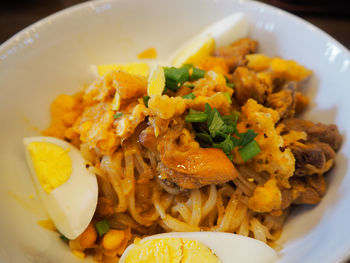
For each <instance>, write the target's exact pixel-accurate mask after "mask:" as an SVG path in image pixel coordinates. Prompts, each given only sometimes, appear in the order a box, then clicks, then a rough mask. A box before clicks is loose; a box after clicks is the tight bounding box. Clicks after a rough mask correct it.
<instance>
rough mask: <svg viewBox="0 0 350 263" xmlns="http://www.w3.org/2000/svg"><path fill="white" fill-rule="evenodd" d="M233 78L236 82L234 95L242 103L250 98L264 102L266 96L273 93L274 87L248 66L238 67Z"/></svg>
mask: <svg viewBox="0 0 350 263" xmlns="http://www.w3.org/2000/svg"><path fill="white" fill-rule="evenodd" d="M232 78H233V82H234V83H235V94H234V95H235V97H236V99H237V101H238V103H239V104H240V105H243V104H244V103H245V102H246V101H247V100H248V99H250V98H252V99H254V100H256V101H257V102H259V103H261V104H262V103H263V102H264V101H265V99H266V96H267V95H268V94H269V93H271V90H272V87H271V86H269V85H268V83H266V82H265V81H264V80H263V79H259V78H258V76H257V75H256V73H255V72H254V71H252V70H249V69H248V68H246V67H238V68H237V69H236V70H235V72H234V74H233V77H232Z"/></svg>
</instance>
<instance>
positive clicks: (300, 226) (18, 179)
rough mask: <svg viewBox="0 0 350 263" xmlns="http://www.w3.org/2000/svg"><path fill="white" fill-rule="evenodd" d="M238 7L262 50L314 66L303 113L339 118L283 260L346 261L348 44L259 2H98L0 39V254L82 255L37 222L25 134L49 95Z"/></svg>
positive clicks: (45, 112) (291, 223)
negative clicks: (324, 169)
mask: <svg viewBox="0 0 350 263" xmlns="http://www.w3.org/2000/svg"><path fill="white" fill-rule="evenodd" d="M236 11H243V12H245V13H246V14H247V16H248V19H249V23H250V36H251V37H252V38H255V39H257V40H259V42H260V50H261V51H262V52H264V53H267V54H269V55H280V56H282V57H283V58H287V59H295V60H297V61H298V62H300V63H301V64H304V65H306V66H307V67H308V68H310V69H312V70H314V75H313V77H312V80H311V82H310V83H309V87H308V88H307V89H306V90H305V92H306V93H307V95H309V96H311V98H312V103H311V106H310V109H309V111H308V112H307V113H306V115H305V118H308V119H310V120H313V121H316V122H317V121H321V122H325V123H336V124H337V125H338V127H339V129H340V131H341V133H342V134H343V136H344V143H343V146H342V148H341V150H340V152H339V153H338V156H337V159H336V166H335V168H334V169H333V171H332V172H331V173H330V174H329V175H328V176H327V178H328V183H329V187H328V190H327V194H326V196H325V197H324V199H323V200H322V202H321V203H320V204H319V205H317V206H314V207H300V208H299V209H297V210H295V211H294V212H293V213H292V215H291V217H290V219H289V220H288V222H287V224H286V225H285V229H284V232H283V235H282V237H281V241H283V242H284V249H283V250H282V251H281V259H280V262H284V263H287V262H299V263H301V262H319V263H330V262H340V261H342V260H344V258H345V257H346V256H347V255H348V254H349V252H350V226H349V215H350V209H349V208H350V205H349V204H350V191H349V189H350V174H349V171H348V168H349V162H348V160H349V157H350V147H349V140H348V134H350V118H349V117H348V114H349V112H350V101H349V97H348V96H349V95H350V92H349V87H350V54H349V52H348V51H347V50H346V49H345V48H344V47H343V46H342V45H341V44H339V43H338V42H337V41H335V40H334V39H333V38H331V37H330V36H328V35H327V34H325V33H324V32H322V31H321V30H319V29H317V28H315V27H314V26H312V25H310V24H308V23H307V22H305V21H303V20H301V19H299V18H297V17H295V16H293V15H290V14H288V13H286V12H284V11H281V10H279V9H276V8H273V7H270V6H267V5H264V4H261V3H257V2H251V1H239V0H191V1H188V0H176V1H170V0H169V1H164V0H145V1H140V0H139V1H137V0H117V1H110V0H102V1H96V2H87V3H85V4H81V5H78V6H75V7H72V8H69V9H67V10H64V11H62V12H59V13H57V14H55V15H52V16H50V17H48V18H46V19H44V20H42V21H39V22H38V23H36V24H34V25H32V26H30V27H28V28H26V29H25V30H23V31H22V32H20V33H19V34H17V35H15V36H14V37H12V38H11V39H10V40H8V41H7V42H5V43H4V44H3V45H2V46H1V47H0V123H1V129H0V135H1V136H0V138H1V144H0V145H1V151H0V174H1V182H0V211H1V212H0V262H3V263H10V262H15V263H17V262H23V263H26V262H68V263H69V262H79V260H78V259H77V258H75V257H74V256H72V254H71V253H70V251H69V249H68V248H67V246H65V245H64V244H63V242H61V241H60V240H59V239H58V235H57V234H55V233H53V232H50V231H47V230H45V229H43V228H42V227H40V226H38V225H37V223H36V222H37V221H38V220H41V219H44V218H45V212H44V210H43V209H42V206H41V204H40V202H39V200H38V197H37V195H36V192H35V189H34V188H33V185H32V181H31V179H30V176H29V174H28V169H27V166H26V163H25V160H24V153H23V146H22V138H23V137H24V136H30V135H35V134H37V131H36V130H35V128H34V127H37V128H39V129H43V128H45V127H46V126H47V125H48V123H49V105H50V103H51V101H52V100H53V99H54V98H55V97H56V96H57V95H58V94H60V93H70V94H72V93H74V92H76V91H77V89H79V87H81V85H83V84H84V83H88V82H89V81H90V79H89V76H90V75H89V72H88V66H89V65H90V64H99V63H112V62H131V61H135V60H136V55H137V54H138V53H139V52H140V51H142V50H144V49H145V48H148V47H155V48H156V49H157V51H158V54H159V58H160V59H165V58H166V57H167V56H168V55H169V54H171V51H173V50H175V49H176V47H178V46H179V45H180V44H181V43H183V41H185V40H187V39H188V38H190V37H191V36H192V35H193V34H195V33H196V32H198V31H199V30H201V29H202V28H203V27H205V26H206V25H208V24H210V23H211V22H214V21H215V20H218V19H220V18H221V17H223V16H226V15H228V14H230V13H232V12H236ZM30 195H33V196H34V198H33V199H30V198H29V196H30ZM247 253H254V252H253V251H247Z"/></svg>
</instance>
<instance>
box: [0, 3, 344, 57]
mask: <svg viewBox="0 0 350 263" xmlns="http://www.w3.org/2000/svg"><path fill="white" fill-rule="evenodd" d="M119 1H121V0H91V1H86V2H82V3H79V4H76V5H73V6H70V7H67V8H64V9H62V10H59V11H57V12H55V13H53V14H51V15H48V16H46V17H44V18H42V19H40V20H38V21H36V22H34V23H32V24H30V25H28V26H26V27H25V28H23V29H22V30H20V31H18V32H17V33H15V34H14V35H13V36H12V37H10V38H9V39H7V40H5V42H3V43H2V44H1V45H0V61H2V60H4V57H5V58H6V53H7V52H9V51H10V50H11V47H13V46H16V45H17V44H20V43H21V40H23V39H24V38H26V36H27V35H31V33H30V30H33V29H34V30H35V31H36V30H40V29H39V28H40V27H41V26H42V25H43V24H49V23H55V22H56V21H58V20H60V19H63V18H64V16H70V15H73V14H74V13H77V12H80V11H82V10H83V9H86V8H88V7H89V6H90V7H92V8H93V7H96V6H102V5H105V4H107V3H111V2H115V3H117V2H119ZM134 1H136V0H134ZM142 1H145V0H142ZM230 1H232V2H236V3H238V4H249V5H252V6H255V8H258V7H264V8H267V9H270V10H273V11H274V12H277V13H279V14H281V15H284V16H287V17H289V18H291V19H294V20H295V21H297V22H298V23H301V24H303V25H305V26H306V27H308V28H309V30H311V31H316V32H317V33H318V34H321V35H322V36H323V37H327V38H329V39H330V40H332V42H333V44H335V45H337V46H338V48H340V49H341V50H342V52H344V54H345V55H347V56H349V57H350V50H349V49H347V48H346V47H345V46H344V45H343V44H342V43H340V42H339V41H338V40H337V39H335V38H334V37H333V36H331V35H329V34H328V33H327V32H325V31H324V30H322V29H320V28H319V27H317V26H315V25H313V24H312V23H310V22H308V21H306V20H305V19H303V18H301V17H299V16H297V15H294V14H292V13H290V12H288V11H285V10H283V9H281V8H279V7H275V6H272V5H270V4H267V3H263V2H258V1H257V0H230ZM48 22H49V23H48Z"/></svg>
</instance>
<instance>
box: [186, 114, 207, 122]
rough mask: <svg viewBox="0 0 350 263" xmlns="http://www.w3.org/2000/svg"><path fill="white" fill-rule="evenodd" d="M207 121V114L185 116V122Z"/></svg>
mask: <svg viewBox="0 0 350 263" xmlns="http://www.w3.org/2000/svg"><path fill="white" fill-rule="evenodd" d="M207 119H208V114H206V113H204V112H200V113H194V114H191V113H190V114H188V115H186V116H185V121H187V122H205V121H206V120H207Z"/></svg>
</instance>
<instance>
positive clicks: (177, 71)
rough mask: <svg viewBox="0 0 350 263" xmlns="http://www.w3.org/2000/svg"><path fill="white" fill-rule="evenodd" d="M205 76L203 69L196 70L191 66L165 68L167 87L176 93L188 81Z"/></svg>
mask: <svg viewBox="0 0 350 263" xmlns="http://www.w3.org/2000/svg"><path fill="white" fill-rule="evenodd" d="M204 75H205V71H204V70H203V69H199V68H195V67H194V66H193V65H191V64H185V65H184V66H183V67H181V68H175V67H164V76H165V87H166V88H167V89H170V90H171V91H174V92H176V91H178V89H179V88H180V87H181V86H182V84H183V83H185V82H186V81H193V80H197V79H200V78H203V77H204ZM187 86H188V84H187ZM193 87H194V86H193Z"/></svg>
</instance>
